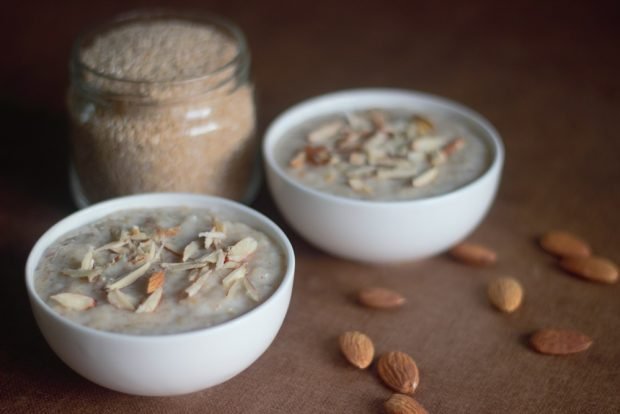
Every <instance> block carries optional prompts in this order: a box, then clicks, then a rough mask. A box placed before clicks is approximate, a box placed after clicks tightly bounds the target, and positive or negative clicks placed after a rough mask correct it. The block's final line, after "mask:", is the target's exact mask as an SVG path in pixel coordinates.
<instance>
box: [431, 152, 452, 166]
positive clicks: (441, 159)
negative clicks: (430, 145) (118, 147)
mask: <svg viewBox="0 0 620 414" xmlns="http://www.w3.org/2000/svg"><path fill="white" fill-rule="evenodd" d="M446 161H448V157H447V156H446V154H444V153H443V151H440V150H437V151H431V152H430V153H429V154H428V162H429V163H430V164H431V165H432V166H433V167H438V166H440V165H442V164H445V163H446Z"/></svg>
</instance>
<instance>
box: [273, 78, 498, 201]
mask: <svg viewBox="0 0 620 414" xmlns="http://www.w3.org/2000/svg"><path fill="white" fill-rule="evenodd" d="M373 96H375V97H381V98H382V99H416V100H425V101H428V102H429V103H432V104H433V105H439V106H442V107H444V108H445V109H446V110H448V111H451V112H453V113H457V114H458V115H461V116H463V117H465V118H467V119H468V120H469V121H470V122H472V123H473V124H475V125H477V126H478V127H479V128H481V129H482V130H483V131H484V132H485V135H486V137H483V138H482V139H484V140H485V141H486V142H487V144H488V145H490V147H491V152H492V162H491V163H490V164H489V166H488V167H487V168H486V170H485V171H484V172H483V173H482V174H481V175H480V176H478V177H476V178H475V179H474V180H472V181H470V182H468V183H466V184H464V185H462V186H460V187H458V188H456V189H454V190H451V191H448V192H446V193H442V194H438V195H434V196H429V197H423V198H419V199H413V200H407V199H404V200H371V199H357V198H352V197H347V196H342V195H336V194H331V193H327V192H324V191H320V190H317V189H315V188H313V187H310V186H308V185H306V184H304V183H301V182H299V181H298V180H295V179H294V178H293V177H291V176H290V175H289V174H287V173H286V171H284V170H283V169H282V167H281V166H280V165H279V164H278V162H277V161H276V160H275V156H274V152H275V151H274V150H273V149H274V148H275V146H276V145H277V143H278V142H279V140H280V139H282V137H283V136H284V135H285V133H286V132H287V131H288V130H290V128H291V127H289V128H287V129H286V130H284V133H281V134H280V135H275V134H276V133H275V132H274V131H276V130H277V128H280V127H281V125H282V124H283V123H285V122H286V120H287V119H288V118H290V117H292V116H294V115H296V114H297V113H298V112H301V111H303V110H308V108H312V107H314V106H317V105H322V104H324V103H325V102H328V101H330V100H338V99H344V98H363V99H369V98H371V97H373ZM361 108H366V109H371V108H372V106H368V105H361V106H360V109H361ZM345 110H346V108H345ZM333 113H335V111H333ZM314 116H316V114H315V115H314ZM312 117H313V116H312V115H310V116H307V117H305V119H304V120H309V119H312ZM262 153H263V159H264V160H265V163H266V164H267V166H268V168H269V169H271V170H272V171H274V172H275V173H276V174H277V175H278V177H279V178H280V179H283V180H284V181H286V182H287V183H288V184H289V185H291V186H293V187H295V188H296V189H297V190H299V191H302V192H305V193H307V194H309V195H312V196H314V197H318V198H320V199H323V200H324V201H326V202H331V203H342V204H344V205H350V206H352V207H354V206H358V207H384V208H385V207H388V208H393V207H408V206H412V205H416V206H422V205H431V206H432V205H433V204H436V203H443V202H446V201H450V199H453V198H456V197H459V196H460V194H461V193H463V192H466V191H468V190H469V189H471V188H472V187H475V186H477V185H479V183H481V182H483V181H484V180H485V179H487V178H488V177H489V176H492V175H494V174H498V173H499V172H500V170H501V168H502V166H503V163H504V157H505V150H504V144H503V142H502V139H501V137H500V135H499V133H498V132H497V130H496V129H495V127H493V125H492V124H491V123H490V122H489V121H488V120H487V119H486V118H485V117H483V116H482V115H481V114H479V113H478V112H476V111H474V110H473V109H471V108H468V107H467V106H465V105H463V104H460V103H458V102H456V101H453V100H451V99H447V98H444V97H441V96H438V95H434V94H430V93H426V92H420V91H416V90H408V89H397V88H360V89H346V90H340V91H335V92H330V93H327V94H323V95H318V96H314V97H311V98H308V99H305V100H303V101H301V102H299V103H296V104H295V105H293V106H291V107H289V108H288V109H286V110H285V111H284V112H282V113H280V114H279V115H278V116H277V117H276V118H275V119H274V120H273V121H272V122H271V123H270V124H269V126H268V127H267V130H266V132H265V134H264V139H263V143H262ZM270 187H271V186H270Z"/></svg>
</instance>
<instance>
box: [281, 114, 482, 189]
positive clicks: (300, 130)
mask: <svg viewBox="0 0 620 414" xmlns="http://www.w3.org/2000/svg"><path fill="white" fill-rule="evenodd" d="M287 135H288V136H287V137H286V138H284V139H282V140H281V141H280V143H279V144H278V147H277V148H276V159H277V162H278V163H279V164H280V165H283V166H284V167H285V169H286V170H287V171H288V173H289V174H290V175H291V176H292V177H294V178H295V179H296V180H298V181H300V182H301V183H303V184H305V185H307V186H309V187H312V188H315V189H317V190H320V191H324V192H327V193H330V194H335V195H340V196H345V197H351V198H357V199H367V200H377V201H391V200H413V199H419V198H425V197H432V196H436V195H440V194H444V193H447V192H450V191H453V190H455V189H457V188H459V187H462V186H464V185H466V184H468V183H470V182H472V181H473V180H475V179H476V178H478V177H479V176H481V175H482V174H483V173H484V172H485V171H486V170H487V168H488V167H489V165H490V164H491V150H490V149H489V146H488V145H487V143H486V142H484V141H483V140H482V139H480V138H479V137H478V136H477V135H476V134H475V133H474V132H473V131H471V130H470V128H468V127H467V126H466V125H464V124H462V123H459V122H458V121H455V120H454V119H451V118H450V117H449V116H447V115H444V114H441V113H431V114H421V113H407V112H404V111H396V110H394V111H391V110H390V111H387V110H379V109H371V110H367V111H360V112H351V113H346V114H342V115H331V116H327V117H322V118H317V119H313V120H310V121H308V122H306V123H303V124H301V125H300V126H298V127H296V128H294V129H292V130H291V131H290V132H289V133H288V134H287Z"/></svg>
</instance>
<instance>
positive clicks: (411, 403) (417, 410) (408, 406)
mask: <svg viewBox="0 0 620 414" xmlns="http://www.w3.org/2000/svg"><path fill="white" fill-rule="evenodd" d="M383 408H385V412H386V413H387V414H428V411H426V409H425V408H424V407H422V405H421V404H420V403H419V402H417V401H416V400H414V399H413V398H411V397H410V396H408V395H404V394H392V396H391V397H390V398H389V399H387V400H386V401H385V402H384V403H383Z"/></svg>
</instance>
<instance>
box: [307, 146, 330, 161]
mask: <svg viewBox="0 0 620 414" xmlns="http://www.w3.org/2000/svg"><path fill="white" fill-rule="evenodd" d="M305 151H306V160H307V161H308V162H309V163H310V164H313V165H325V164H327V163H328V162H329V160H330V158H331V154H330V153H329V150H328V149H327V147H324V146H322V145H319V146H318V147H313V146H310V145H308V146H307V147H306V149H305Z"/></svg>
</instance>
